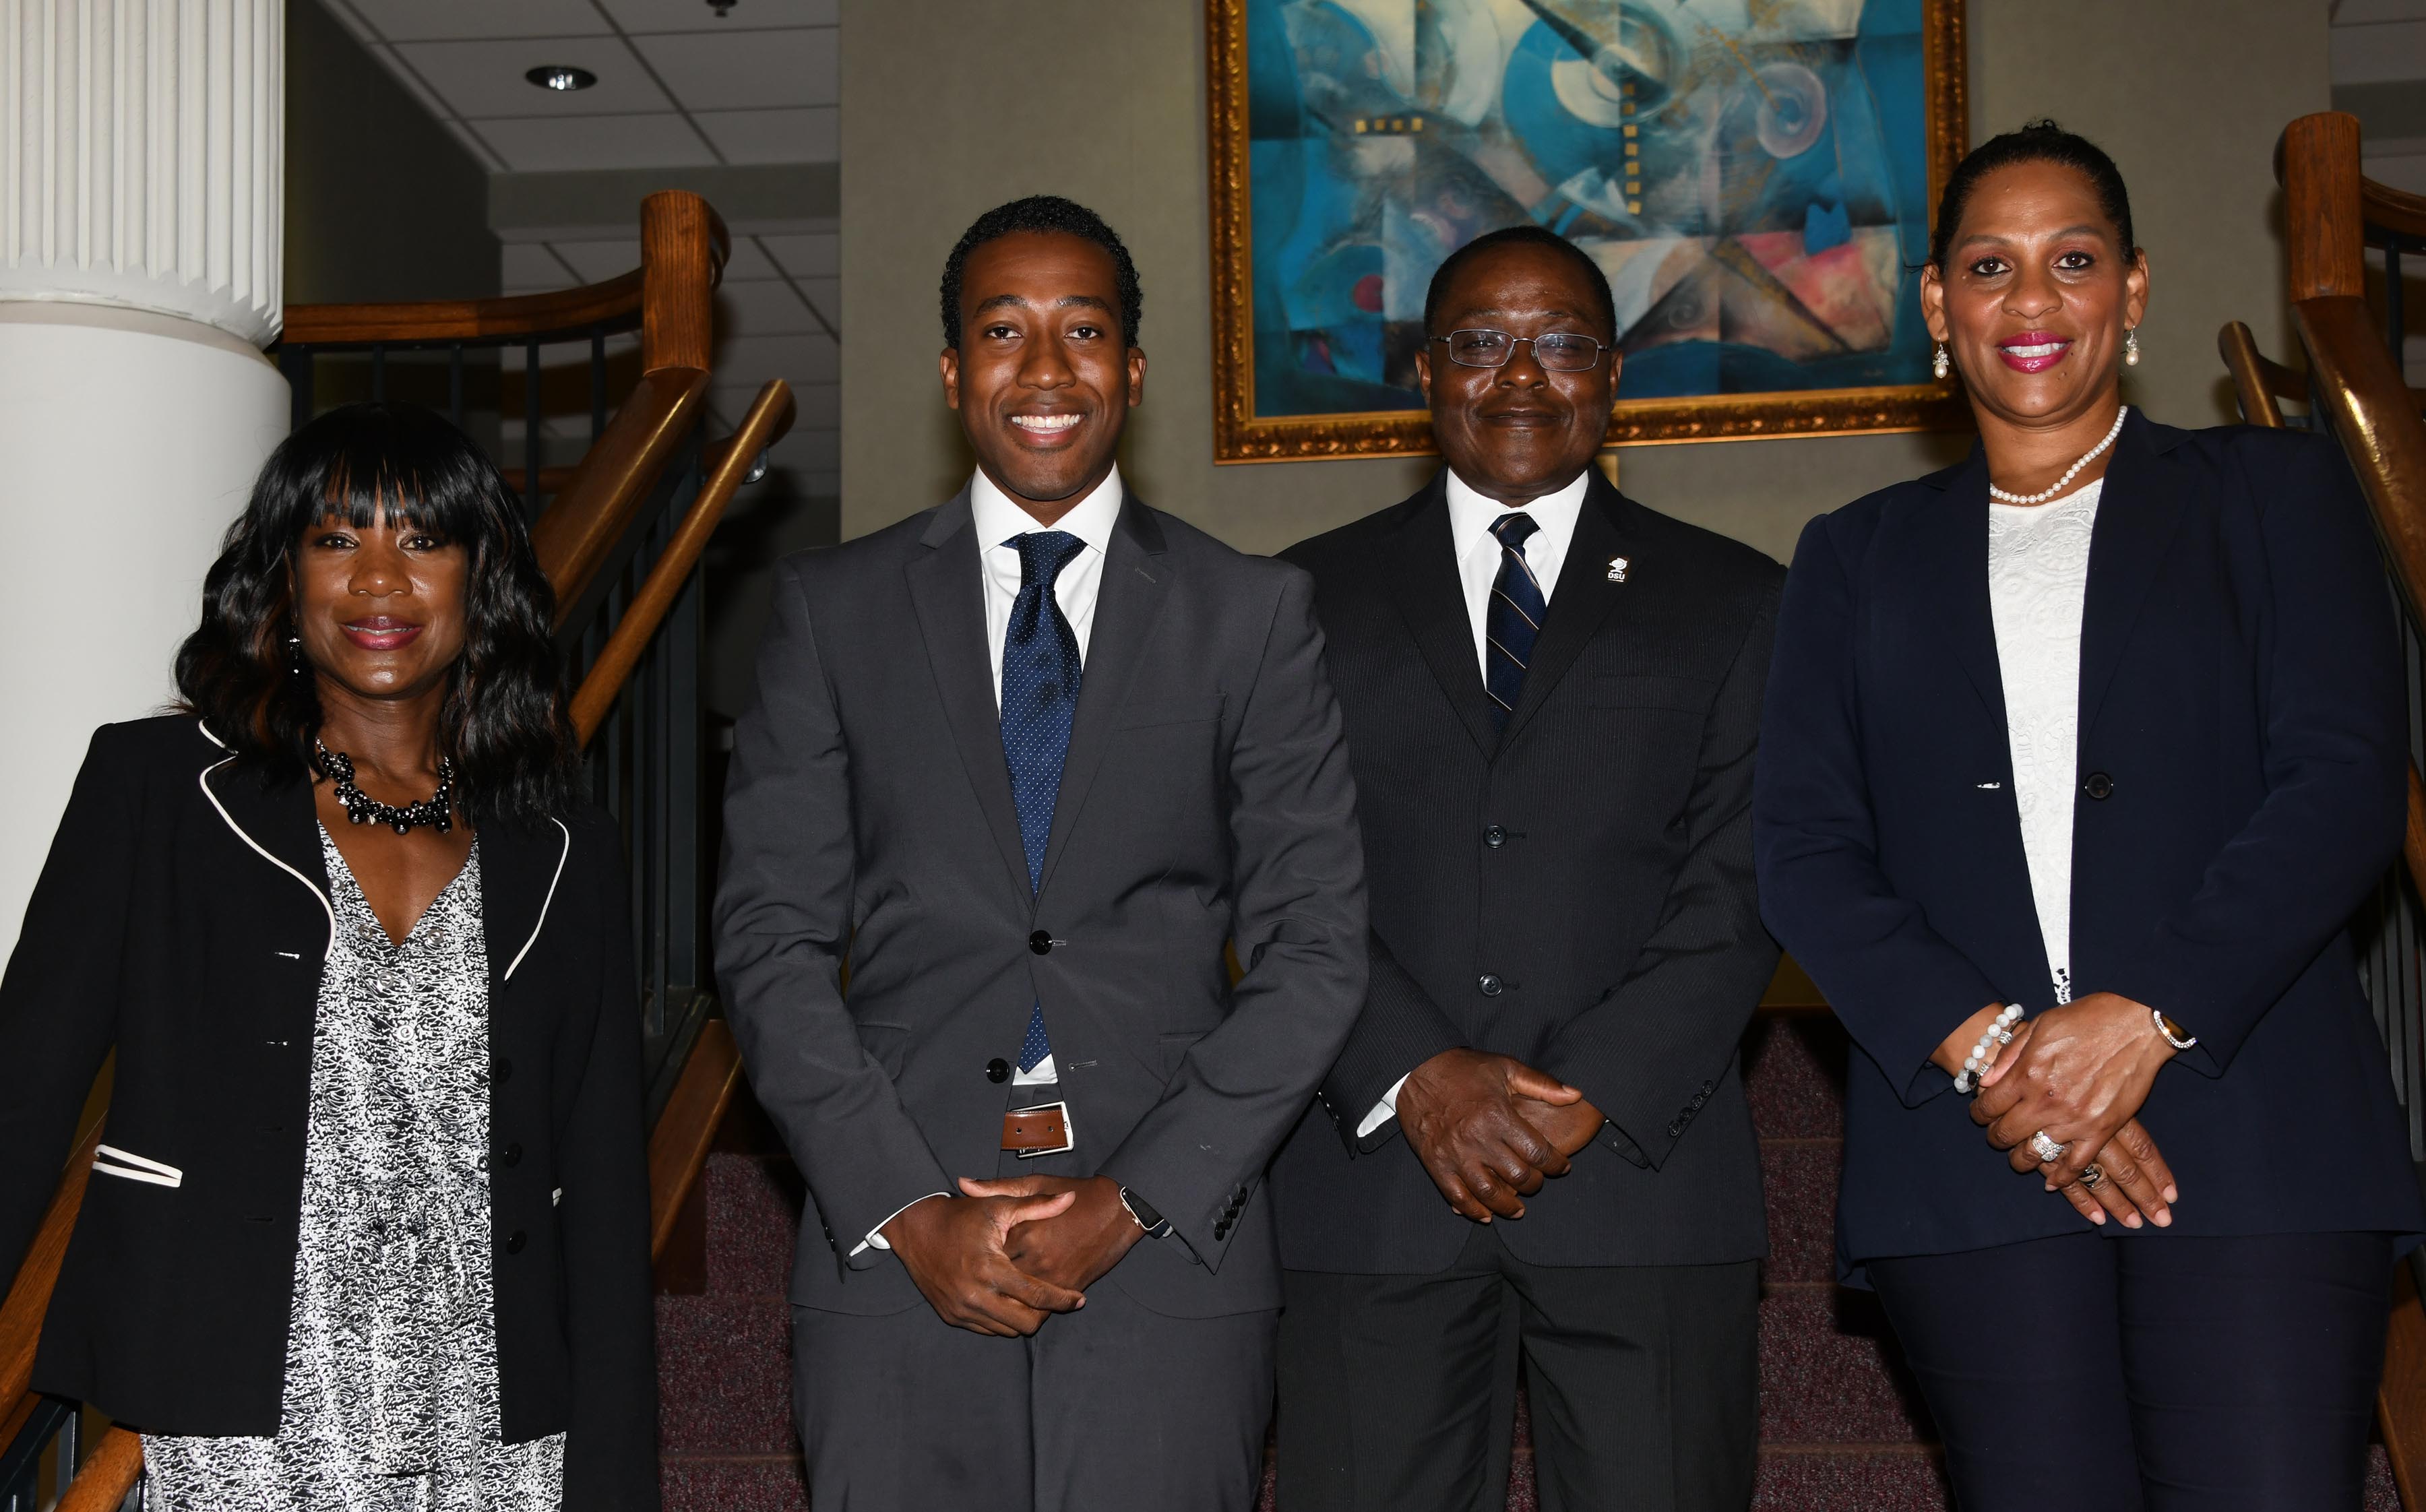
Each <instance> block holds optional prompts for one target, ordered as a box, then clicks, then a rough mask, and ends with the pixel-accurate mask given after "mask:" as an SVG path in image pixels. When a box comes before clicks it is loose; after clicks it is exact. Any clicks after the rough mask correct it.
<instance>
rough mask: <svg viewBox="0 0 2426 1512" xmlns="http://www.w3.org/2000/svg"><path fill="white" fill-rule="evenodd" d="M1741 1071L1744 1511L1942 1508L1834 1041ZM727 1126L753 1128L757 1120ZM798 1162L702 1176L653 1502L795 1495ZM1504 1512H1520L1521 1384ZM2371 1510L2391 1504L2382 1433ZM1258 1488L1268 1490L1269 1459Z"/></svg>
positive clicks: (722, 1504)
mask: <svg viewBox="0 0 2426 1512" xmlns="http://www.w3.org/2000/svg"><path fill="white" fill-rule="evenodd" d="M1745 1049H1746V1083H1747V1085H1748V1086H1749V1087H1750V1088H1751V1092H1752V1103H1753V1118H1754V1121H1755V1124H1756V1125H1757V1126H1758V1127H1759V1130H1760V1133H1761V1148H1762V1153H1763V1161H1764V1165H1765V1167H1766V1171H1767V1181H1768V1195H1769V1221H1770V1244H1771V1258H1770V1263H1769V1268H1768V1272H1767V1277H1766V1282H1767V1284H1766V1288H1765V1295H1764V1297H1763V1300H1762V1303H1761V1346H1760V1367H1761V1456H1760V1476H1759V1482H1758V1487H1757V1489H1756V1490H1755V1494H1754V1498H1753V1505H1754V1506H1755V1508H1756V1509H1757V1512H1945V1509H1947V1508H1948V1506H1949V1503H1948V1499H1947V1491H1946V1485H1945V1480H1944V1477H1943V1475H1942V1474H1941V1472H1940V1470H1939V1463H1938V1456H1937V1451H1936V1446H1935V1444H1934V1443H1933V1441H1932V1439H1933V1435H1932V1432H1931V1430H1930V1427H1929V1424H1928V1419H1927V1415H1926V1414H1925V1413H1924V1412H1923V1411H1922V1409H1921V1407H1920V1405H1919V1402H1918V1400H1917V1397H1916V1395H1915V1394H1914V1392H1913V1390H1912V1387H1911V1383H1910V1381H1909V1379H1908V1378H1907V1377H1906V1376H1905V1375H1903V1374H1902V1370H1901V1363H1900V1359H1899V1357H1898V1355H1897V1352H1896V1348H1895V1343H1894V1339H1893V1337H1892V1335H1891V1334H1889V1332H1888V1331H1887V1328H1886V1326H1885V1323H1884V1319H1883V1318H1881V1316H1880V1315H1879V1311H1878V1309H1877V1307H1876V1305H1875V1303H1873V1302H1872V1301H1871V1300H1870V1298H1869V1297H1868V1295H1866V1294H1862V1293H1857V1292H1850V1291H1845V1290H1842V1289H1840V1288H1838V1287H1837V1286H1836V1285H1835V1284H1834V1282H1833V1280H1832V1279H1831V1255H1832V1253H1833V1246H1834V1240H1833V1237H1832V1228H1831V1213H1832V1210H1833V1207H1834V1204H1835V1201H1836V1167H1837V1153H1838V1141H1839V1134H1840V1130H1841V1122H1842V1119H1841V1113H1840V1109H1839V1106H1838V1088H1839V1087H1840V1086H1842V1084H1843V1074H1844V1061H1845V1054H1846V1048H1845V1044H1844V1040H1843V1037H1842V1034H1841V1032H1840V1031H1839V1030H1837V1028H1836V1024H1835V1022H1834V1021H1832V1020H1830V1019H1828V1018H1826V1017H1825V1016H1824V1015H1822V1016H1782V1017H1775V1018H1771V1017H1764V1018H1763V1019H1762V1020H1761V1021H1759V1022H1757V1023H1755V1025H1754V1027H1753V1031H1752V1034H1751V1035H1750V1037H1748V1039H1747V1040H1746V1045H1745ZM751 1122H752V1119H751V1117H750V1116H749V1115H748V1114H745V1115H744V1116H743V1117H742V1118H739V1119H737V1120H736V1127H737V1128H738V1129H739V1130H740V1131H741V1132H740V1133H739V1134H738V1135H737V1136H736V1137H734V1138H729V1139H728V1140H727V1141H726V1143H728V1144H731V1145H736V1146H738V1147H741V1150H750V1149H765V1148H768V1141H766V1139H765V1137H764V1134H763V1132H761V1133H760V1134H757V1135H755V1136H753V1135H752V1134H750V1133H749V1132H748V1126H749V1124H750V1123H751ZM800 1202H801V1190H800V1178H799V1176H798V1174H797V1173H796V1172H795V1171H794V1170H793V1168H792V1166H791V1164H790V1162H788V1161H786V1160H784V1159H783V1158H782V1157H781V1156H769V1155H760V1154H752V1153H747V1152H732V1153H720V1154H717V1155H715V1156H712V1157H711V1158H710V1160H709V1162H708V1167H707V1177H706V1212H707V1225H706V1264H705V1267H704V1282H705V1291H704V1293H702V1294H701V1295H687V1296H661V1297H659V1298H658V1299H657V1354H658V1366H657V1374H658V1384H659V1390H660V1391H661V1393H662V1396H663V1403H664V1405H663V1407H662V1412H661V1419H660V1421H661V1433H662V1443H663V1448H664V1454H665V1496H666V1507H667V1512H800V1509H802V1508H805V1507H806V1506H807V1505H808V1496H807V1493H806V1491H805V1490H804V1489H803V1488H802V1487H801V1472H800V1449H799V1444H798V1442H797V1440H795V1439H794V1437H793V1434H792V1429H791V1389H790V1375H789V1370H788V1366H787V1360H788V1358H789V1350H790V1346H791V1325H790V1317H789V1313H788V1311H787V1309H786V1307H785V1304H784V1278H785V1276H786V1274H787V1273H788V1271H789V1268H790V1265H791V1256H792V1241H793V1230H794V1228H795V1226H796V1225H797V1223H798V1221H799V1214H800ZM1513 1431H1514V1433H1515V1436H1516V1455H1515V1459H1514V1465H1513V1470H1512V1473H1511V1475H1510V1477H1509V1488H1508V1507H1509V1512H1535V1505H1536V1504H1535V1498H1534V1489H1533V1462H1532V1444H1531V1435H1530V1432H1529V1429H1528V1424H1527V1423H1526V1421H1525V1415H1524V1411H1523V1408H1522V1405H1521V1403H1520V1406H1519V1408H1518V1413H1517V1419H1516V1422H1515V1424H1513ZM2367 1505H2368V1512H2399V1508H2400V1505H2401V1504H2400V1501H2399V1499H2398V1498H2397V1497H2396V1495H2395V1494H2394V1491H2393V1488H2392V1477H2391V1473H2390V1472H2389V1470H2388V1468H2387V1467H2386V1462H2385V1458H2384V1454H2383V1451H2382V1450H2381V1449H2379V1450H2377V1451H2376V1452H2375V1456H2374V1465H2373V1471H2372V1474H2371V1477H2370V1481H2369V1490H2368V1502H2367ZM1264 1506H1265V1508H1266V1509H1267V1512H1270V1508H1271V1488H1270V1472H1269V1470H1268V1471H1267V1472H1266V1482H1265V1494H1264Z"/></svg>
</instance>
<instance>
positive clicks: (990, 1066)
mask: <svg viewBox="0 0 2426 1512" xmlns="http://www.w3.org/2000/svg"><path fill="white" fill-rule="evenodd" d="M986 1080H987V1081H989V1082H995V1083H1002V1082H1008V1081H1010V1080H1011V1062H1009V1061H1007V1060H1005V1059H1003V1058H1002V1057H1001V1056H1000V1055H996V1056H995V1058H994V1059H992V1060H990V1061H987V1062H986Z"/></svg>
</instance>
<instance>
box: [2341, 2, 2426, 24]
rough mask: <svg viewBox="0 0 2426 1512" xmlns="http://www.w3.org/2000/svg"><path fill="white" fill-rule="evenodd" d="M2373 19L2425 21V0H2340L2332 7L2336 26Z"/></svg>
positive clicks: (2361, 22)
mask: <svg viewBox="0 0 2426 1512" xmlns="http://www.w3.org/2000/svg"><path fill="white" fill-rule="evenodd" d="M2374 21H2426V0H2341V4H2339V5H2337V6H2336V7H2334V24H2335V25H2337V26H2357V25H2365V24H2368V23H2369V22H2374Z"/></svg>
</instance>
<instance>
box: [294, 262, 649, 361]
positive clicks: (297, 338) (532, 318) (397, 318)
mask: <svg viewBox="0 0 2426 1512" xmlns="http://www.w3.org/2000/svg"><path fill="white" fill-rule="evenodd" d="M641 280H642V271H641V269H639V268H637V267H636V268H634V269H633V270H632V271H630V272H629V273H624V274H620V275H618V276H617V277H614V278H611V279H608V280H607V281H606V282H604V283H585V284H583V285H581V286H580V287H579V288H575V289H551V290H549V291H548V292H547V293H545V294H516V295H509V296H507V297H506V298H496V299H423V300H414V301H412V302H409V303H398V304H290V305H288V306H287V307H286V317H285V326H284V329H283V330H281V332H280V333H279V340H280V341H282V342H285V343H287V344H289V345H293V346H356V345H364V346H367V345H369V344H370V343H373V342H448V341H479V340H482V339H491V340H493V339H495V338H497V337H501V336H540V335H546V334H549V333H551V332H556V331H569V330H581V329H583V328H586V327H590V326H605V327H606V328H607V330H633V329H634V328H635V327H637V326H639V323H640V285H641Z"/></svg>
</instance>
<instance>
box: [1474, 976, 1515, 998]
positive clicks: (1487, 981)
mask: <svg viewBox="0 0 2426 1512" xmlns="http://www.w3.org/2000/svg"><path fill="white" fill-rule="evenodd" d="M1474 985H1475V986H1477V987H1479V988H1480V989H1482V995H1483V996H1484V997H1487V998H1496V997H1497V996H1498V995H1499V994H1500V992H1501V991H1502V990H1504V989H1505V988H1506V986H1507V984H1506V983H1504V982H1502V981H1500V980H1499V974H1498V973H1496V972H1485V973H1482V979H1481V980H1480V981H1478V982H1476V983H1475V984H1474Z"/></svg>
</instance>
